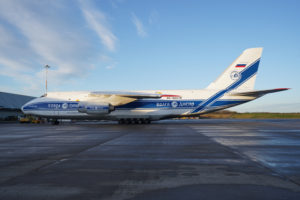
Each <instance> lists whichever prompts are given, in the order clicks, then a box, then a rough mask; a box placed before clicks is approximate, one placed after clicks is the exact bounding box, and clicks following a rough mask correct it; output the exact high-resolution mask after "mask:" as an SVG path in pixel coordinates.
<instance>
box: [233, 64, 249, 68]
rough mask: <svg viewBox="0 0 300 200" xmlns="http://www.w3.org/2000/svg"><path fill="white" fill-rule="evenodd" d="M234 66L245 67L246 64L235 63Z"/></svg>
mask: <svg viewBox="0 0 300 200" xmlns="http://www.w3.org/2000/svg"><path fill="white" fill-rule="evenodd" d="M235 67H246V64H237V65H236V66H235Z"/></svg>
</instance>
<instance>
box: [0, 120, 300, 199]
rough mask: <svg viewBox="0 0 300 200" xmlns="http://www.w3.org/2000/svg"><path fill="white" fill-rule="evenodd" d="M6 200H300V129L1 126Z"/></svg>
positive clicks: (235, 123) (0, 167) (256, 123)
mask: <svg viewBox="0 0 300 200" xmlns="http://www.w3.org/2000/svg"><path fill="white" fill-rule="evenodd" d="M0 199H5V200H11V199H18V200H20V199H30V200H35V199H49V200H50V199H51V200H53V199H72V200H77V199H107V200H113V199H132V200H141V199H143V200H150V199H151V200H165V199H172V200H177V199H180V200H182V199H188V200H194V199H197V200H198V199H225V200H226V199H243V200H244V199H272V200H276V199H295V200H296V199H297V200H299V199H300V120H233V119H229V120H215V119H214V120H206V119H205V120H189V121H187V120H180V121H179V120H168V121H161V122H155V123H153V124H149V125H118V124H115V123H75V124H68V123H66V124H62V125H58V126H52V125H48V124H41V125H37V124H0Z"/></svg>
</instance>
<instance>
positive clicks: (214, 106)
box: [22, 48, 288, 124]
mask: <svg viewBox="0 0 300 200" xmlns="http://www.w3.org/2000/svg"><path fill="white" fill-rule="evenodd" d="M261 54H262V48H250V49H246V50H245V51H244V52H243V53H242V54H241V55H240V56H239V57H238V58H237V59H236V60H235V61H233V63H232V64H231V65H230V66H229V67H228V68H227V69H226V70H225V71H224V72H223V73H222V74H221V75H220V76H219V77H218V78H217V79H216V80H215V81H214V82H212V83H211V84H210V85H209V86H208V87H207V88H205V89H202V90H200V89H199V90H198V89H196V90H143V91H94V92H90V91H89V92H49V93H47V94H45V95H43V96H41V97H39V98H36V99H34V100H32V101H30V102H28V103H26V104H25V105H24V106H23V107H22V111H23V112H24V114H29V115H34V116H39V117H43V118H48V119H52V121H53V123H54V124H58V119H83V120H115V121H118V122H119V123H120V124H123V123H126V124H127V123H128V124H129V123H150V122H151V121H154V120H162V119H169V118H177V117H191V116H199V115H202V114H205V113H209V112H213V111H217V110H222V109H225V108H229V107H232V106H236V105H240V104H243V103H246V102H249V101H252V100H254V99H257V98H259V97H261V96H263V95H265V94H268V93H274V92H280V91H283V90H287V89H288V88H277V89H269V90H254V84H255V79H256V75H257V70H258V66H259V62H260V58H261Z"/></svg>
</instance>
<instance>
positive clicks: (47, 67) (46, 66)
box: [45, 65, 50, 94]
mask: <svg viewBox="0 0 300 200" xmlns="http://www.w3.org/2000/svg"><path fill="white" fill-rule="evenodd" d="M49 68H50V66H49V65H45V69H46V94H47V93H48V86H47V77H48V69H49Z"/></svg>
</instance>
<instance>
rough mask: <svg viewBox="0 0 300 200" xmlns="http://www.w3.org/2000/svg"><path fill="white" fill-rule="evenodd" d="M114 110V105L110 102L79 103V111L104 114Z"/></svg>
mask: <svg viewBox="0 0 300 200" xmlns="http://www.w3.org/2000/svg"><path fill="white" fill-rule="evenodd" d="M113 110H114V107H113V106H112V105H111V104H109V103H97V102H80V103H79V105H78V112H82V113H87V114H94V115H104V114H108V113H110V112H111V111H113Z"/></svg>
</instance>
